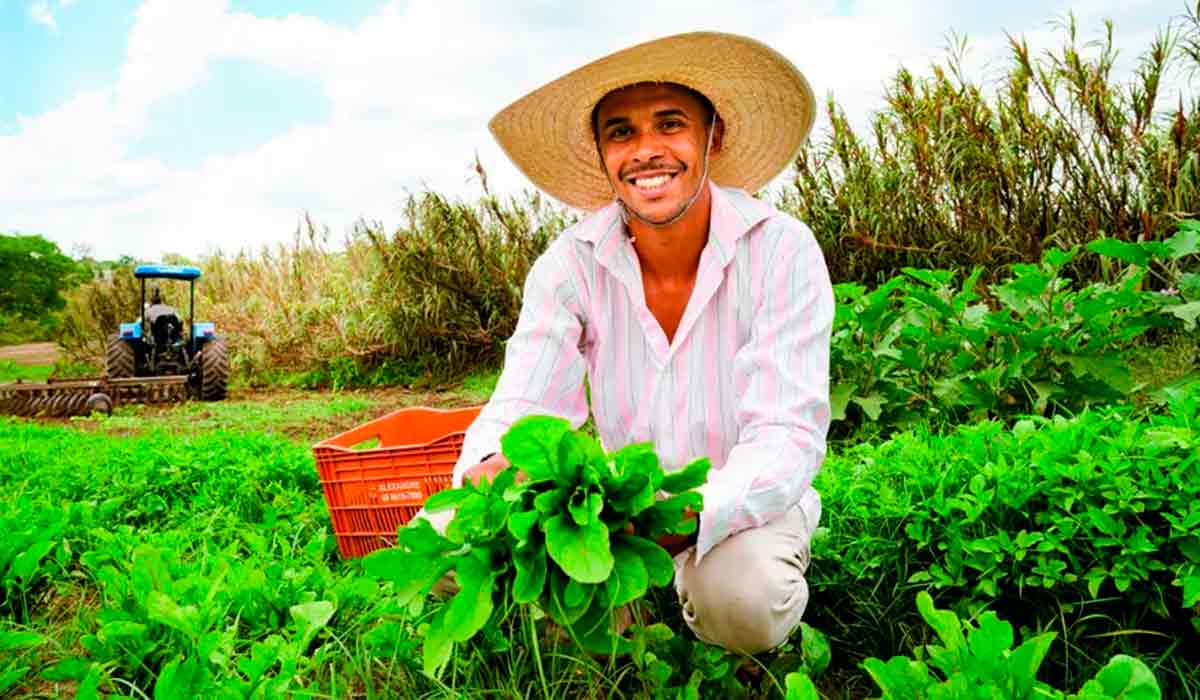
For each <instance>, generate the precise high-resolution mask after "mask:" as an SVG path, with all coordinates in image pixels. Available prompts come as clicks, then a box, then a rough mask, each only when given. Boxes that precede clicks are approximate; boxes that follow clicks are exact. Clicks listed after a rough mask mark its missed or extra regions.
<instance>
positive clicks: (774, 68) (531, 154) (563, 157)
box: [488, 32, 816, 211]
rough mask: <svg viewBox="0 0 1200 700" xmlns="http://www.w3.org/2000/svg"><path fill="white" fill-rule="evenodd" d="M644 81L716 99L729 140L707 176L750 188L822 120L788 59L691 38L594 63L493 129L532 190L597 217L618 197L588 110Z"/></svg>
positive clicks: (754, 46)
mask: <svg viewBox="0 0 1200 700" xmlns="http://www.w3.org/2000/svg"><path fill="white" fill-rule="evenodd" d="M646 82H665V83H678V84H680V85H686V86H687V87H690V88H692V89H693V90H696V91H698V92H700V93H701V94H703V95H704V96H705V97H707V98H708V99H709V100H710V101H711V102H712V103H713V106H714V107H715V108H716V110H717V114H719V115H720V117H721V119H722V121H724V122H725V134H724V139H723V145H722V148H721V154H720V156H719V157H716V158H714V159H713V160H712V162H711V164H710V166H709V174H710V177H711V178H712V180H713V182H715V183H717V184H718V185H725V186H732V187H738V188H741V189H744V190H746V191H748V192H756V191H758V190H760V189H762V188H763V187H764V186H766V184H767V183H769V182H770V181H771V180H772V179H773V178H774V177H775V176H776V175H778V174H779V173H780V172H782V171H783V169H784V168H786V167H787V166H788V165H789V164H790V163H791V162H792V161H793V160H794V159H795V157H796V154H797V153H798V152H799V150H800V147H801V146H802V145H803V144H804V140H805V138H807V137H808V133H809V131H810V130H811V129H812V125H813V120H814V118H815V116H816V100H815V99H814V98H813V93H812V88H811V87H809V84H808V81H807V80H806V79H805V78H804V75H803V74H802V73H801V72H800V71H799V70H798V69H797V68H796V66H794V65H793V64H792V63H791V61H789V60H788V59H787V58H785V57H784V56H783V55H781V54H780V53H778V52H777V51H775V50H774V49H772V48H771V47H769V46H767V45H765V44H763V43H761V42H759V41H755V40H754V39H750V38H747V37H743V36H737V35H734V34H722V33H718V32H693V33H689V34H677V35H675V36H669V37H665V38H662V39H656V40H654V41H650V42H646V43H644V44H638V45H637V46H633V47H630V48H628V49H624V50H622V51H618V52H616V53H614V54H610V55H608V56H605V57H604V58H601V59H599V60H597V61H593V62H592V63H589V64H587V65H585V66H583V67H582V68H579V69H577V70H574V71H572V72H570V73H568V74H567V75H564V76H563V77H561V78H558V79H557V80H554V81H552V82H550V83H547V84H546V85H543V86H542V87H540V88H538V89H537V90H534V91H533V92H531V93H529V94H528V95H526V96H524V97H522V98H521V99H519V100H517V101H516V102H514V103H512V104H511V105H509V106H508V107H505V108H504V109H503V110H501V111H500V112H499V113H498V114H496V116H495V117H493V118H492V120H491V122H490V123H489V124H488V127H489V128H490V129H491V132H492V135H493V136H495V138H496V141H497V142H499V144H500V147H501V148H503V149H504V152H505V153H506V154H507V155H508V157H509V158H510V159H511V160H512V162H513V163H514V164H515V165H516V166H517V168H519V169H520V170H521V172H522V173H524V174H525V176H526V177H528V178H529V179H530V180H531V181H532V182H533V184H534V185H536V186H537V187H538V188H540V189H541V190H543V191H544V192H546V193H547V194H549V195H550V196H551V197H554V198H555V199H557V200H559V201H561V202H563V203H564V204H567V205H570V206H573V207H577V208H580V209H585V210H589V211H592V210H595V209H599V208H600V207H603V206H605V205H606V204H609V203H610V202H612V201H613V192H612V188H611V187H610V185H609V183H608V180H607V179H606V178H605V176H604V174H603V172H602V171H601V168H600V160H599V156H598V154H597V152H596V144H595V141H594V139H593V136H592V125H591V115H592V110H593V108H594V107H595V106H596V104H597V103H598V102H599V101H600V99H601V98H602V97H604V96H605V95H607V94H608V93H609V92H612V91H613V90H616V89H618V88H622V87H626V86H628V85H634V84H637V83H646Z"/></svg>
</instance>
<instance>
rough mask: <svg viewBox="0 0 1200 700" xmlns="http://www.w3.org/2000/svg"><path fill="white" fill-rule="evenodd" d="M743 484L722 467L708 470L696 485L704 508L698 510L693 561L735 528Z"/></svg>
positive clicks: (698, 562) (730, 533)
mask: <svg viewBox="0 0 1200 700" xmlns="http://www.w3.org/2000/svg"><path fill="white" fill-rule="evenodd" d="M743 489H744V485H743V484H741V483H740V480H737V479H735V478H734V475H733V474H732V473H729V472H726V471H725V470H724V469H721V470H718V471H713V472H709V476H708V481H707V482H705V483H704V484H703V485H702V486H700V489H699V490H700V493H701V494H702V495H703V496H704V509H703V510H701V511H700V528H699V532H698V533H697V535H696V564H697V565H699V564H700V561H701V560H702V559H703V558H704V555H705V554H708V552H709V551H710V550H712V548H713V547H716V546H717V545H718V544H720V543H721V542H723V541H725V539H726V538H728V537H729V536H730V535H732V534H734V533H735V532H736V531H737V530H738V527H737V525H738V522H737V521H738V505H739V504H740V502H741V500H742V499H741V494H742V491H743Z"/></svg>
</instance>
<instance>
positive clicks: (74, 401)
mask: <svg viewBox="0 0 1200 700" xmlns="http://www.w3.org/2000/svg"><path fill="white" fill-rule="evenodd" d="M188 397H189V384H188V376H187V375H186V374H178V375H172V376H167V377H130V378H124V379H109V378H107V377H88V378H82V379H70V380H63V381H55V380H51V381H49V382H46V383H33V382H17V383H15V384H0V414H8V415H15V416H24V417H28V418H34V417H47V418H64V417H67V416H81V415H88V414H89V413H91V411H92V410H94V409H99V410H105V409H108V410H111V409H112V408H115V407H117V406H122V405H125V404H136V403H170V402H175V401H184V400H186V399H187V398H188Z"/></svg>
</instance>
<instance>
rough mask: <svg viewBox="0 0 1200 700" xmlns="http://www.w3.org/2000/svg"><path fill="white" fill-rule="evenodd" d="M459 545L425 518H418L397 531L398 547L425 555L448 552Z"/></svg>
mask: <svg viewBox="0 0 1200 700" xmlns="http://www.w3.org/2000/svg"><path fill="white" fill-rule="evenodd" d="M457 546H458V545H456V544H454V543H453V542H451V541H450V540H448V539H446V538H445V537H442V535H441V534H440V533H438V531H437V530H436V529H434V527H433V524H432V523H430V522H429V521H428V520H426V519H425V518H416V519H415V520H412V521H410V522H409V523H408V524H407V525H405V526H404V527H402V528H400V529H399V530H398V531H397V532H396V547H397V548H399V549H406V550H408V551H410V552H412V553H413V554H421V555H425V556H430V555H438V554H441V553H442V552H448V551H450V550H451V549H454V548H456V547H457Z"/></svg>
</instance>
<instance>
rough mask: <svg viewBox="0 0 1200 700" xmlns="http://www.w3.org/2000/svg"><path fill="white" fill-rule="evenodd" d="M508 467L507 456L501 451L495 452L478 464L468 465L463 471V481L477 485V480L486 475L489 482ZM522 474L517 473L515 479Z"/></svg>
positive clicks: (519, 477)
mask: <svg viewBox="0 0 1200 700" xmlns="http://www.w3.org/2000/svg"><path fill="white" fill-rule="evenodd" d="M508 467H509V462H508V458H507V457H505V456H504V455H503V454H502V453H500V452H497V453H496V454H494V455H492V456H491V457H488V458H487V459H485V460H483V461H482V462H480V463H479V464H476V465H475V466H473V467H469V468H468V469H467V470H466V471H465V472H463V481H464V482H469V483H471V484H473V485H475V486H478V485H479V481H480V480H481V479H483V478H484V477H487V480H488V481H489V482H492V481H495V480H496V475H497V474H499V473H500V472H502V471H504V470H505V469H508ZM522 476H523V475H521V474H518V475H517V481H520V480H521V479H522Z"/></svg>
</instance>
